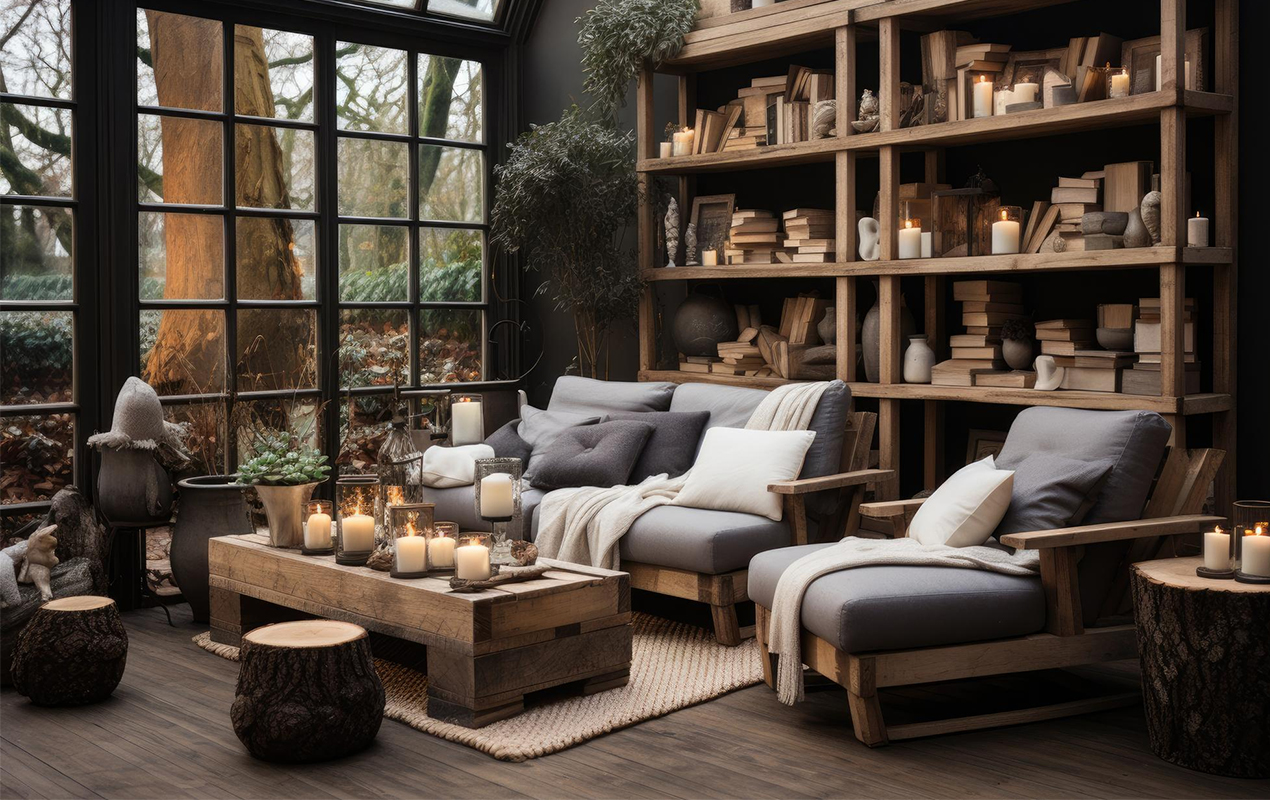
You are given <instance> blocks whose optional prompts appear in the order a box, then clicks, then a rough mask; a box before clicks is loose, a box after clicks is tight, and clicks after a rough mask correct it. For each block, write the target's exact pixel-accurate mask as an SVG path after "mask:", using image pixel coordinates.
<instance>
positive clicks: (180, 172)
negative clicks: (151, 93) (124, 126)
mask: <svg viewBox="0 0 1270 800" xmlns="http://www.w3.org/2000/svg"><path fill="white" fill-rule="evenodd" d="M137 184H138V186H137V191H138V194H137V199H139V200H140V201H141V202H143V203H188V204H192V205H209V206H219V205H222V201H223V199H224V198H223V194H222V190H221V123H219V122H216V121H215V120H206V119H182V118H180V117H160V116H155V115H152V114H140V115H138V117H137Z"/></svg>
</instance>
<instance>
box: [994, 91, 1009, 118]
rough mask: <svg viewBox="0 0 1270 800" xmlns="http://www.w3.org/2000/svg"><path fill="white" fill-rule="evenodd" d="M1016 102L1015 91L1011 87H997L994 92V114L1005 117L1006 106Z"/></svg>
mask: <svg viewBox="0 0 1270 800" xmlns="http://www.w3.org/2000/svg"><path fill="white" fill-rule="evenodd" d="M1013 102H1014V92H1012V91H1010V90H1009V89H997V90H996V91H994V92H993V93H992V116H994V117H1004V116H1005V107H1006V106H1008V105H1010V104H1011V103H1013Z"/></svg>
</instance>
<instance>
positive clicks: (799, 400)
mask: <svg viewBox="0 0 1270 800" xmlns="http://www.w3.org/2000/svg"><path fill="white" fill-rule="evenodd" d="M827 388H829V384H828V383H826V382H824V381H817V382H815V383H793V384H787V385H785V386H780V387H777V388H776V389H773V390H772V391H771V392H769V393H768V395H767V397H764V398H763V400H762V402H760V403H759V404H758V407H757V408H755V409H754V413H752V414H751V415H750V419H749V421H748V422H746V423H745V427H746V428H748V429H750V430H769V431H799V430H806V429H807V426H808V425H809V424H810V423H811V418H812V415H813V414H815V413H816V407H817V406H818V405H819V404H820V398H821V396H822V395H823V394H824V393H825V390H826V389H827ZM690 471H691V470H690ZM687 480H688V473H687V472H685V473H684V474H683V475H680V476H679V477H677V478H668V477H666V476H665V475H652V476H650V477H648V478H646V479H645V480H644V481H643V482H642V483H640V484H638V485H636V486H614V487H611V488H605V487H595V486H583V487H581V488H576V489H557V490H555V491H554V492H551V493H549V494H548V495H547V496H546V497H544V498H543V499H542V503H541V504H540V505H539V506H538V512H537V513H538V533H537V534H536V535H535V536H534V544H535V545H537V546H538V552H539V553H540V554H541V555H543V556H546V557H547V558H555V559H558V560H560V561H569V562H572V563H574V564H590V565H591V566H593V567H603V568H605V569H617V568H618V563H619V558H618V547H617V545H618V542H619V541H620V540H621V538H622V537H623V536H625V535H626V532H627V531H629V530H630V529H631V526H632V525H634V524H635V520H637V519H639V517H640V515H641V514H643V513H644V512H646V511H649V510H650V509H653V508H656V507H657V506H662V505H666V504H667V503H673V502H674V501H675V497H676V496H678V494H679V490H681V489H682V488H683V486H684V484H685V483H686V482H687Z"/></svg>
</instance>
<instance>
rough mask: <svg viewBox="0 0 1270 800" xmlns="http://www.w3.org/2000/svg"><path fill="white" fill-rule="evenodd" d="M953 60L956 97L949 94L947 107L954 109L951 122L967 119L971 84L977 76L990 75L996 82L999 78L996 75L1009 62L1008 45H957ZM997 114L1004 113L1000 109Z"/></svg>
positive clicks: (980, 43)
mask: <svg viewBox="0 0 1270 800" xmlns="http://www.w3.org/2000/svg"><path fill="white" fill-rule="evenodd" d="M953 60H954V62H955V64H956V69H957V82H956V95H957V96H956V98H954V97H953V96H952V93H951V92H950V93H949V98H948V100H949V103H948V107H949V108H950V109H954V111H953V113H952V114H951V115H950V118H951V119H952V120H962V119H969V118H970V114H971V110H970V108H969V106H970V98H971V97H972V96H973V94H972V89H971V86H970V84H971V82H972V81H974V80H977V75H978V74H979V73H982V72H987V73H991V74H992V80H993V81H996V80H998V79H999V77H1000V76H999V75H998V73H1000V72H1001V71H1003V70H1004V69H1005V65H1006V62H1007V61H1009V60H1010V45H1008V44H995V43H992V42H979V43H974V44H962V45H958V46H957V51H956V55H955V56H954V58H953ZM954 100H955V101H956V102H954ZM998 113H1005V111H1004V109H1002V110H1001V111H1000V112H998Z"/></svg>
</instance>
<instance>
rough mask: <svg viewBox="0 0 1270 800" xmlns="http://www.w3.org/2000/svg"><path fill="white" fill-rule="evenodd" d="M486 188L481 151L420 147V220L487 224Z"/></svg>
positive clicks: (463, 148)
mask: <svg viewBox="0 0 1270 800" xmlns="http://www.w3.org/2000/svg"><path fill="white" fill-rule="evenodd" d="M484 187H485V155H484V154H483V153H482V152H481V151H480V150H472V149H470V148H466V147H440V146H437V145H432V144H423V145H419V219H436V220H447V221H454V222H483V221H484V220H485V191H484Z"/></svg>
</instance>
